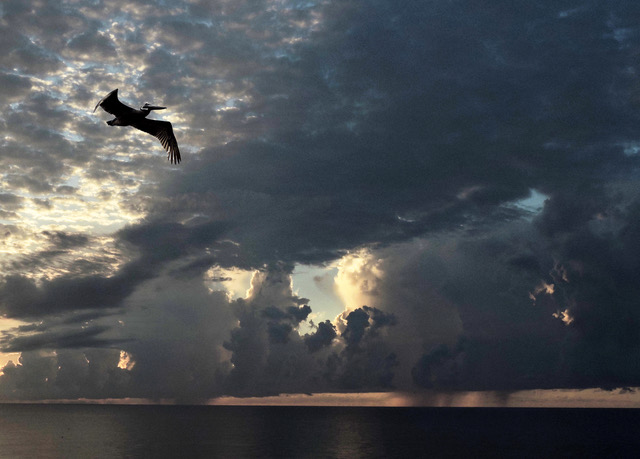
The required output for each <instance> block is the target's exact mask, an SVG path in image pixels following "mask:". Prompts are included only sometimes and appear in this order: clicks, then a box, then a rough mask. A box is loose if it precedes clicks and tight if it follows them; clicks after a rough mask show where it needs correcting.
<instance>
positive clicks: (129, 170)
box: [0, 0, 640, 402]
mask: <svg viewBox="0 0 640 459" xmlns="http://www.w3.org/2000/svg"><path fill="white" fill-rule="evenodd" d="M639 20H640V4H638V2H635V1H630V0H629V1H624V0H619V1H596V0H591V1H578V0H575V1H558V0H553V1H551V0H548V1H547V0H541V1H535V2H532V1H524V0H522V1H519V0H516V1H493V0H492V1H479V0H474V1H470V0H448V1H445V0H425V1H397V0H386V1H385V0H367V1H364V0H318V1H314V0H309V1H290V0H254V1H243V0H211V1H205V0H178V1H164V0H128V1H118V0H113V1H102V0H68V1H47V0H4V1H2V3H0V100H1V101H2V112H1V113H0V129H1V132H2V134H1V136H0V252H1V253H2V255H1V258H0V314H1V315H2V319H0V351H1V354H0V362H1V364H2V374H1V375H0V399H17V400H31V399H75V398H91V399H104V398H141V399H150V400H159V399H171V400H176V401H180V402H200V401H206V400H209V399H212V398H215V397H221V396H234V397H249V396H252V397H253V396H270V395H276V394H297V393H349V394H354V393H367V392H397V391H400V392H402V391H405V392H411V393H414V394H418V395H417V396H419V394H420V393H422V391H425V392H424V393H433V392H434V391H435V392H442V393H455V392H457V391H459V392H460V393H462V392H465V391H494V392H495V391H499V392H500V393H501V394H504V397H508V396H509V394H510V393H515V392H516V391H522V390H531V389H585V388H601V389H606V390H608V391H613V392H615V390H619V389H620V388H622V390H623V391H624V392H626V393H628V392H629V390H628V389H626V388H630V387H631V388H633V387H635V386H640V187H639V186H638V184H639V170H638V167H639V165H640V81H639V75H638V73H639V71H640V67H639V64H638V62H639V59H638V58H639V56H640V28H639V27H640V26H639V24H640V22H639ZM115 88H119V95H120V98H121V100H122V101H123V102H125V103H127V104H129V105H132V106H135V107H138V106H140V105H142V104H143V103H144V102H151V103H154V104H158V105H164V106H167V107H168V108H167V109H166V110H164V111H160V112H154V113H153V114H152V115H151V117H153V118H156V119H163V120H168V121H171V122H172V123H173V126H174V131H175V134H176V137H177V139H178V143H179V144H180V148H181V151H182V158H183V161H182V163H181V164H180V165H178V166H172V165H171V164H169V163H168V162H167V160H166V154H165V153H164V150H163V149H162V146H161V145H160V143H159V142H158V141H157V140H156V139H154V138H153V137H151V136H148V135H146V134H144V133H142V132H139V131H135V130H134V129H131V128H122V127H110V126H107V124H106V123H105V121H106V120H108V119H110V115H108V114H107V113H105V112H103V111H102V110H98V111H96V113H92V110H93V107H94V106H95V104H96V103H97V102H98V101H99V100H100V98H102V97H103V96H104V95H105V94H107V93H108V92H109V91H111V90H113V89H115Z"/></svg>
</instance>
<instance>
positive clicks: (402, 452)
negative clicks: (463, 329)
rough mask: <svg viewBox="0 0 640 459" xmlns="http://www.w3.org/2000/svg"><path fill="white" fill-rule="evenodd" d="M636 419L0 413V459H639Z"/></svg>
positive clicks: (183, 410)
mask: <svg viewBox="0 0 640 459" xmlns="http://www.w3.org/2000/svg"><path fill="white" fill-rule="evenodd" d="M639 431H640V411H639V410H606V409H600V410H587V409H582V410H576V409H573V410H572V409H520V408H511V409H497V408H494V409H491V408H489V409H483V408H471V409H466V408H354V407H256V406H253V407H249V406H245V407H233V406H113V405H0V458H12V459H20V458H44V459H46V458H119V457H123V458H137V457H148V458H174V457H175V458H177V457H180V458H217V457H220V458H254V457H265V458H267V457H268V458H289V457H291V458H317V457H320V458H325V457H326V458H355V459H357V458H377V457H379V458H395V457H398V458H400V457H402V458H410V457H544V456H547V457H548V456H554V457H560V456H563V457H569V456H570V457H614V456H615V457H632V456H631V454H634V453H635V452H636V451H637V448H638V447H639V446H640V437H639V436H638V435H637V432H639Z"/></svg>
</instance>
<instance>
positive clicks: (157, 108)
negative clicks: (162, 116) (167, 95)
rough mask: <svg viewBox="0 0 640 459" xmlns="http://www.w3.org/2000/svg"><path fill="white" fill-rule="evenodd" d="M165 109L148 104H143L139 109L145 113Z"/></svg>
mask: <svg viewBox="0 0 640 459" xmlns="http://www.w3.org/2000/svg"><path fill="white" fill-rule="evenodd" d="M165 108H167V107H160V106H159V105H151V104H150V103H148V102H145V104H144V105H143V106H142V107H140V110H145V111H151V110H164V109H165Z"/></svg>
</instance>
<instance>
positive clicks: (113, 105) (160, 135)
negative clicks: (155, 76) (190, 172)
mask: <svg viewBox="0 0 640 459" xmlns="http://www.w3.org/2000/svg"><path fill="white" fill-rule="evenodd" d="M98 107H102V109H103V110H104V111H105V112H107V113H111V114H112V115H114V116H115V118H114V119H112V120H109V121H107V124H108V125H109V126H131V127H134V128H136V129H140V130H141V131H144V132H146V133H147V134H151V135H152V136H154V137H156V138H157V139H158V140H159V141H160V143H161V144H162V146H163V147H164V149H165V150H166V151H167V159H168V160H169V161H171V164H178V163H179V162H180V150H179V149H178V142H177V141H176V137H175V136H174V135H173V128H172V127H171V123H170V122H168V121H157V120H149V119H147V116H148V115H149V113H151V110H163V109H165V108H167V107H159V106H157V105H150V104H148V103H145V104H144V105H143V106H142V107H140V110H136V109H135V108H131V107H129V106H128V105H125V104H123V103H122V102H120V101H119V100H118V90H117V89H114V90H113V91H111V92H110V93H109V94H107V95H106V96H104V98H103V99H102V100H101V101H100V102H98V104H97V105H96V108H94V109H93V112H94V113H95V111H96V110H97V109H98Z"/></svg>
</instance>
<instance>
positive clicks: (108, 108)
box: [93, 89, 134, 116]
mask: <svg viewBox="0 0 640 459" xmlns="http://www.w3.org/2000/svg"><path fill="white" fill-rule="evenodd" d="M98 107H102V109H103V110H104V111H105V112H107V113H111V114H112V115H115V116H120V115H122V114H123V113H127V112H132V111H134V109H133V108H131V107H129V106H128V105H125V104H123V103H122V102H120V100H118V90H117V89H114V90H113V91H111V92H110V93H109V94H107V95H106V96H104V98H103V99H102V100H101V101H100V102H98V104H97V105H96V108H94V109H93V111H94V112H95V111H96V110H97V109H98Z"/></svg>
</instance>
